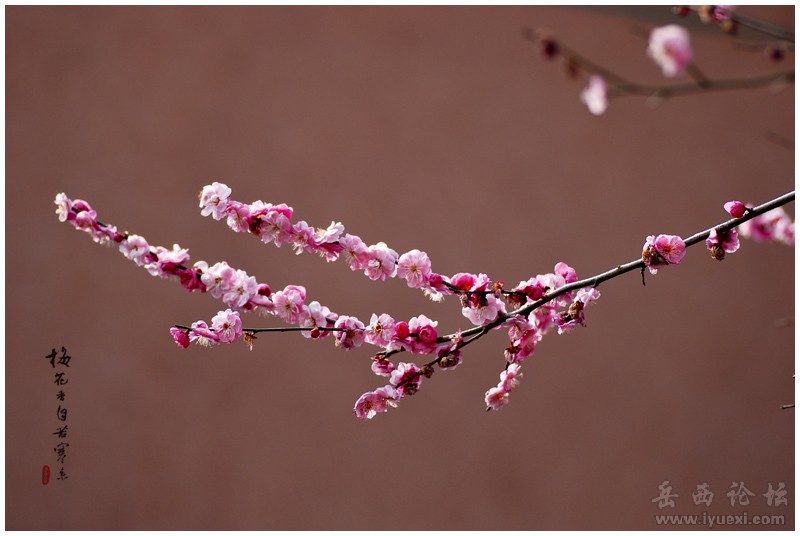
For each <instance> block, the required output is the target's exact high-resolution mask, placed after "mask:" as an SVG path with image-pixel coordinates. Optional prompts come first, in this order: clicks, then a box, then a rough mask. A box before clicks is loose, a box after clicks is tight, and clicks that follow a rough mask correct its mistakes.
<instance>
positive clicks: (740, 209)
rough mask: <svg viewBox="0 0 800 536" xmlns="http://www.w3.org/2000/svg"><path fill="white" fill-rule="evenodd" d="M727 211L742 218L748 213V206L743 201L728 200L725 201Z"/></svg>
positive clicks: (735, 216)
mask: <svg viewBox="0 0 800 536" xmlns="http://www.w3.org/2000/svg"><path fill="white" fill-rule="evenodd" d="M725 212H727V213H728V214H730V215H731V216H733V217H734V218H741V217H742V216H744V215H745V213H747V206H746V205H745V204H744V203H742V202H741V201H728V202H727V203H725Z"/></svg>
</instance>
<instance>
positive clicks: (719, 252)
mask: <svg viewBox="0 0 800 536" xmlns="http://www.w3.org/2000/svg"><path fill="white" fill-rule="evenodd" d="M706 247H707V248H708V249H709V251H711V256H712V257H714V258H715V259H717V260H720V261H721V260H722V259H724V258H725V254H726V253H733V252H735V251H737V250H738V249H739V235H738V234H737V232H736V229H728V230H726V231H720V232H717V230H716V229H712V230H711V232H710V233H709V235H708V238H707V239H706Z"/></svg>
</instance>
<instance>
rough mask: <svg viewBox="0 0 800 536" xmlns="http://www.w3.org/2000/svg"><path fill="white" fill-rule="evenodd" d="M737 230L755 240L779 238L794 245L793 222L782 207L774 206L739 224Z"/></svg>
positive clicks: (764, 240)
mask: <svg viewBox="0 0 800 536" xmlns="http://www.w3.org/2000/svg"><path fill="white" fill-rule="evenodd" d="M739 232H740V233H741V235H742V236H744V237H745V238H752V239H753V240H755V241H756V242H768V241H770V240H780V241H782V242H784V243H786V244H788V245H794V222H792V219H791V218H790V217H789V215H788V214H786V211H784V210H783V207H778V208H774V209H772V210H770V211H769V212H767V213H765V214H761V215H760V216H756V217H755V218H753V219H752V220H748V221H746V222H744V223H743V224H741V225H740V226H739Z"/></svg>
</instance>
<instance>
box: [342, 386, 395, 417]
mask: <svg viewBox="0 0 800 536" xmlns="http://www.w3.org/2000/svg"><path fill="white" fill-rule="evenodd" d="M398 399H399V395H398V393H397V390H396V389H395V388H394V387H392V386H391V385H385V386H383V387H380V388H378V389H375V390H374V391H370V392H368V393H364V394H363V395H361V397H359V399H358V400H357V401H356V405H355V407H354V408H353V411H354V412H355V414H356V417H358V418H359V419H361V420H368V419H371V418H373V417H374V416H375V415H377V414H378V413H384V412H386V411H388V409H389V408H390V407H397V404H396V402H395V401H396V400H398Z"/></svg>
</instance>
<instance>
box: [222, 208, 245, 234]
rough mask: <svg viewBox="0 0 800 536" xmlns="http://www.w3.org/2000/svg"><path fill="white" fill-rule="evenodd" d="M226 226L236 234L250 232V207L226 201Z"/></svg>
mask: <svg viewBox="0 0 800 536" xmlns="http://www.w3.org/2000/svg"><path fill="white" fill-rule="evenodd" d="M226 212H227V214H228V219H227V224H228V227H230V228H231V230H233V231H235V232H237V233H246V232H247V231H249V230H250V206H249V205H245V204H244V203H239V202H238V201H228V207H227V211H226Z"/></svg>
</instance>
